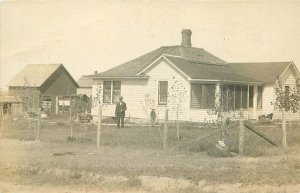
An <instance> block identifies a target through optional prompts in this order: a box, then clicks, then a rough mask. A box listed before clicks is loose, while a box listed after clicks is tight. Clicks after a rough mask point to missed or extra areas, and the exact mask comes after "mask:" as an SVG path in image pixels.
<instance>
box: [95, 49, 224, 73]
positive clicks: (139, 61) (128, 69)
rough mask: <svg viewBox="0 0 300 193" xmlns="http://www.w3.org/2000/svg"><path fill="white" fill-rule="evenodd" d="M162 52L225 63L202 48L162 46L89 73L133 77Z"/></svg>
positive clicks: (203, 61)
mask: <svg viewBox="0 0 300 193" xmlns="http://www.w3.org/2000/svg"><path fill="white" fill-rule="evenodd" d="M163 54H167V55H174V56H180V57H182V58H184V59H187V60H194V61H198V62H202V63H206V64H218V65H225V64H227V63H226V62H225V61H224V60H222V59H220V58H218V57H216V56H214V55H212V54H210V53H209V52H207V51H205V50H204V49H202V48H194V47H186V46H163V47H160V48H158V49H156V50H153V51H151V52H149V53H147V54H145V55H142V56H141V57H138V58H136V59H133V60H131V61H129V62H126V63H124V64H121V65H119V66H116V67H114V68H112V69H109V70H107V71H104V72H101V73H98V74H93V75H89V76H92V77H133V76H137V74H138V73H139V72H140V71H142V70H143V69H144V68H146V67H147V66H148V65H149V64H151V63H152V62H153V61H154V60H156V59H157V58H158V57H160V56H161V55H163Z"/></svg>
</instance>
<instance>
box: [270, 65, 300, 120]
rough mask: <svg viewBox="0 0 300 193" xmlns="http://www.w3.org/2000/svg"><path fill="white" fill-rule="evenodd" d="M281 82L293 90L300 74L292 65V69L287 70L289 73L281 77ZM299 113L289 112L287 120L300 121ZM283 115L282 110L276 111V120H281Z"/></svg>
mask: <svg viewBox="0 0 300 193" xmlns="http://www.w3.org/2000/svg"><path fill="white" fill-rule="evenodd" d="M280 78H281V82H282V83H283V84H284V86H290V87H291V88H293V87H296V81H297V80H298V78H299V77H298V74H297V72H296V69H295V68H294V67H293V66H292V65H290V67H289V68H288V69H287V71H286V72H285V73H284V74H283V75H282V76H281V77H280ZM275 99H276V92H275V88H274V100H275ZM299 117H300V116H299V112H297V113H293V112H287V113H286V118H287V119H288V120H299ZM281 118H282V113H281V112H280V110H274V119H281Z"/></svg>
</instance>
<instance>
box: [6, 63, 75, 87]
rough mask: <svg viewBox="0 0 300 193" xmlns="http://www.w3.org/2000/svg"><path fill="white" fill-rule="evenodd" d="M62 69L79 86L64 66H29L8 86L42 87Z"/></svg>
mask: <svg viewBox="0 0 300 193" xmlns="http://www.w3.org/2000/svg"><path fill="white" fill-rule="evenodd" d="M60 67H62V68H63V69H64V70H65V72H66V73H67V74H68V76H69V77H70V78H71V79H72V81H73V82H74V83H75V84H76V85H77V82H76V81H75V80H74V79H73V77H72V76H71V75H70V73H69V72H68V71H67V70H66V68H65V67H64V66H63V65H62V64H27V65H26V66H25V67H24V68H23V69H22V70H21V71H20V72H19V73H18V74H17V75H16V76H15V77H14V78H13V79H12V80H11V81H10V82H9V83H8V86H12V87H13V86H18V87H19V86H30V87H41V86H42V85H43V83H45V81H46V80H48V79H49V77H50V76H51V75H52V74H53V73H54V72H55V71H56V70H57V69H58V68H60Z"/></svg>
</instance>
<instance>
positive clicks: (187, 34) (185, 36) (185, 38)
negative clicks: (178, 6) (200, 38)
mask: <svg viewBox="0 0 300 193" xmlns="http://www.w3.org/2000/svg"><path fill="white" fill-rule="evenodd" d="M181 35H182V41H181V46H185V47H192V38H191V37H192V30H190V29H183V30H182V31H181Z"/></svg>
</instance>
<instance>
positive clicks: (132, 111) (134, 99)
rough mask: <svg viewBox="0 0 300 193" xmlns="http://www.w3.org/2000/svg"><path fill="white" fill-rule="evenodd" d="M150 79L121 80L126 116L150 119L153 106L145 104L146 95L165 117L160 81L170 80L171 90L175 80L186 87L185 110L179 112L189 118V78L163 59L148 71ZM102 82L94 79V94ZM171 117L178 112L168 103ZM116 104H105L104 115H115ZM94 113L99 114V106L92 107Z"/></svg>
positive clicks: (162, 116)
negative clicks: (160, 99) (159, 100)
mask: <svg viewBox="0 0 300 193" xmlns="http://www.w3.org/2000/svg"><path fill="white" fill-rule="evenodd" d="M146 74H147V75H148V76H149V77H150V78H149V79H142V80H141V79H138V80H137V79H132V80H125V79H123V80H121V95H122V96H123V97H124V102H126V104H127V111H126V116H127V117H132V118H140V119H148V118H149V117H150V110H151V108H150V107H149V108H147V107H146V105H145V98H146V96H147V97H149V98H150V99H153V100H154V104H155V109H156V112H157V117H158V118H159V119H163V118H164V113H165V109H166V107H167V106H166V105H158V82H159V81H168V91H170V89H171V86H172V84H174V80H177V81H178V82H180V83H182V84H183V85H184V87H185V88H186V97H185V99H184V101H186V102H185V103H184V105H183V112H181V113H180V114H179V119H180V120H189V103H190V87H189V83H188V82H187V80H185V79H184V78H183V77H182V76H181V75H179V74H178V73H177V72H176V71H175V69H173V68H172V67H171V66H170V65H169V64H168V63H167V61H165V60H161V61H159V62H158V64H157V65H155V66H154V67H153V68H152V69H150V71H148V72H147V73H146ZM98 83H100V84H102V81H94V83H93V84H94V85H93V86H92V96H95V95H96V92H97V85H96V84H98ZM168 108H169V109H170V111H169V119H170V120H175V119H176V113H175V111H174V110H172V109H173V106H170V105H168ZM114 113H115V104H109V105H105V107H104V109H103V112H102V115H103V116H114ZM92 115H94V116H97V115H98V110H97V107H93V108H92Z"/></svg>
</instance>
